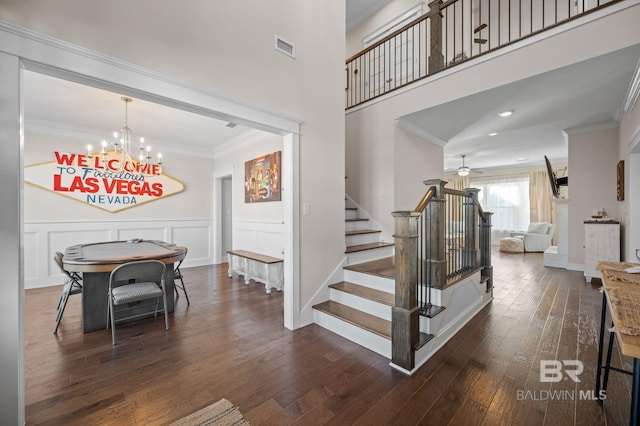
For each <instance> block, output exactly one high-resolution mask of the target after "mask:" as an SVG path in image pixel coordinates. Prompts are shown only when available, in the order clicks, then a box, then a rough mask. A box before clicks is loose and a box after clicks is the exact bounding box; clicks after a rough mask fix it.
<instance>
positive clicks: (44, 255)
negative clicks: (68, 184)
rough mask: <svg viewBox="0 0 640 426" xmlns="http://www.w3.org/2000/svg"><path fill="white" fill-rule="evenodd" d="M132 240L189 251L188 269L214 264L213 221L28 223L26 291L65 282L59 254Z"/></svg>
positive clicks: (26, 230)
mask: <svg viewBox="0 0 640 426" xmlns="http://www.w3.org/2000/svg"><path fill="white" fill-rule="evenodd" d="M132 238H142V239H145V240H161V241H167V242H170V243H175V244H177V245H180V246H184V247H187V249H188V250H189V252H188V253H187V257H186V258H185V260H184V263H183V264H182V265H183V266H184V267H190V266H201V265H210V264H213V221H209V220H167V221H126V222H125V221H122V222H51V223H49V222H46V223H42V222H39V223H25V224H24V275H25V276H24V284H25V288H36V287H46V286H51V285H58V284H62V283H63V282H64V276H63V274H62V273H61V272H60V271H59V269H58V267H57V266H56V264H55V262H54V261H53V255H54V253H55V252H56V251H60V252H64V250H65V248H67V247H69V246H72V245H76V244H86V243H94V242H100V241H122V240H129V239H132ZM265 254H267V253H265Z"/></svg>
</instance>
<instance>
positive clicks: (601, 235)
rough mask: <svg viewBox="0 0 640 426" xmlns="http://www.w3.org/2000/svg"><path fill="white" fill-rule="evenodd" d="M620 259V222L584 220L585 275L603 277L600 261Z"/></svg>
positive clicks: (588, 279) (616, 260)
mask: <svg viewBox="0 0 640 426" xmlns="http://www.w3.org/2000/svg"><path fill="white" fill-rule="evenodd" d="M601 261H608V262H619V261H620V224H619V223H618V222H616V221H595V220H594V221H590V220H587V221H585V222H584V276H585V279H586V281H587V282H588V283H590V282H591V278H592V277H596V278H602V274H601V272H600V271H599V270H598V269H597V268H596V266H597V265H598V262H601Z"/></svg>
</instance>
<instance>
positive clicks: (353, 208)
mask: <svg viewBox="0 0 640 426" xmlns="http://www.w3.org/2000/svg"><path fill="white" fill-rule="evenodd" d="M344 209H345V210H358V208H357V207H345V208H344Z"/></svg>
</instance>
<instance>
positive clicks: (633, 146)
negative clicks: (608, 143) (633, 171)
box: [629, 126, 640, 154]
mask: <svg viewBox="0 0 640 426" xmlns="http://www.w3.org/2000/svg"><path fill="white" fill-rule="evenodd" d="M639 148H640V126H638V127H636V131H635V132H633V135H632V136H631V140H630V141H629V154H635V153H636V152H640V149H639Z"/></svg>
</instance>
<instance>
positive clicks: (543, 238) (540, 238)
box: [523, 222, 556, 252]
mask: <svg viewBox="0 0 640 426" xmlns="http://www.w3.org/2000/svg"><path fill="white" fill-rule="evenodd" d="M555 230H556V225H555V224H553V223H549V222H531V223H530V224H529V227H528V228H527V232H526V233H525V234H524V237H523V241H524V251H527V252H542V251H545V250H546V249H548V248H549V247H550V246H551V240H552V239H553V233H554V232H555Z"/></svg>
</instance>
